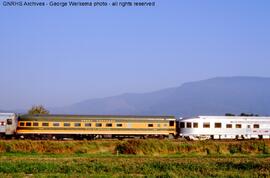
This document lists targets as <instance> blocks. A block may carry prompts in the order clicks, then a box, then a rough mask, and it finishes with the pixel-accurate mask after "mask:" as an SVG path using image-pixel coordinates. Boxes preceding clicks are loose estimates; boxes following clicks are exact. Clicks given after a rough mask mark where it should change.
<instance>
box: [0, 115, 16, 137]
mask: <svg viewBox="0 0 270 178" xmlns="http://www.w3.org/2000/svg"><path fill="white" fill-rule="evenodd" d="M16 128H17V115H16V114H14V113H0V137H2V138H3V137H10V136H12V135H14V134H15V133H16Z"/></svg>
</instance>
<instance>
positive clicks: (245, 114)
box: [240, 113, 259, 116]
mask: <svg viewBox="0 0 270 178" xmlns="http://www.w3.org/2000/svg"><path fill="white" fill-rule="evenodd" d="M240 116H259V115H258V114H253V113H250V114H248V113H241V114H240Z"/></svg>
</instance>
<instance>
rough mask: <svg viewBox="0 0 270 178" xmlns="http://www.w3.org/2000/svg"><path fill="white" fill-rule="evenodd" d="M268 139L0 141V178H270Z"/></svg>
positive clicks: (269, 142)
mask: <svg viewBox="0 0 270 178" xmlns="http://www.w3.org/2000/svg"><path fill="white" fill-rule="evenodd" d="M269 146H270V141H269V140H262V141H260V140H256V141H251V140H247V141H193V142H189V141H179V140H158V139H147V140H136V139H133V140H123V141H119V140H94V141H31V140H4V141H0V158H1V159H0V176H2V177H96V176H101V177H145V176H146V177H269V176H270V164H269V162H270V155H269V148H270V147H269Z"/></svg>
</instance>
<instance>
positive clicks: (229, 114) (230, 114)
mask: <svg viewBox="0 0 270 178" xmlns="http://www.w3.org/2000/svg"><path fill="white" fill-rule="evenodd" d="M225 116H235V114H232V113H226V114H225Z"/></svg>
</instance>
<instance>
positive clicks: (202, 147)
mask: <svg viewBox="0 0 270 178" xmlns="http://www.w3.org/2000/svg"><path fill="white" fill-rule="evenodd" d="M269 148H270V142H269V141H259V140H258V141H251V140H247V141H212V140H210V141H196V142H188V141H182V142H179V141H171V140H162V141H161V140H128V141H125V142H119V143H118V144H117V146H116V150H118V152H119V153H121V154H135V155H164V154H198V155H205V154H206V155H210V154H236V153H238V154H269V153H270V152H269Z"/></svg>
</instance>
